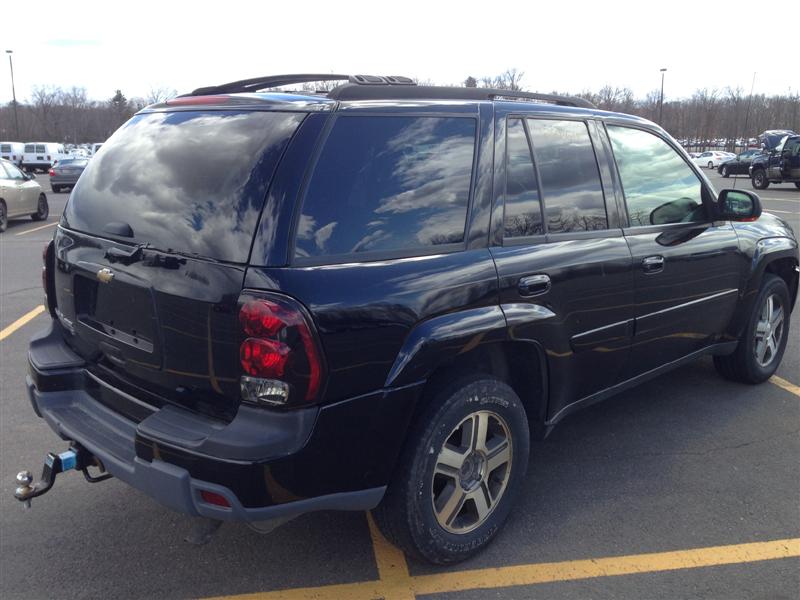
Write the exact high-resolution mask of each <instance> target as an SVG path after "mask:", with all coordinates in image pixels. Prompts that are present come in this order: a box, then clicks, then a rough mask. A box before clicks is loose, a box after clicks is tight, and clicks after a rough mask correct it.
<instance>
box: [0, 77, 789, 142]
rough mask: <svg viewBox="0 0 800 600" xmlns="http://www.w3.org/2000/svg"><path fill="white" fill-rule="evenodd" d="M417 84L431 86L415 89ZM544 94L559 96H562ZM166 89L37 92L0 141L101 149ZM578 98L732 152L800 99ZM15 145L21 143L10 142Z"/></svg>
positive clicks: (498, 80) (496, 81)
mask: <svg viewBox="0 0 800 600" xmlns="http://www.w3.org/2000/svg"><path fill="white" fill-rule="evenodd" d="M418 83H420V84H434V82H432V81H419V82H418ZM338 84H339V82H321V83H319V84H316V85H312V84H305V85H304V86H303V89H305V90H316V91H326V90H329V89H330V88H331V87H334V86H336V85H338ZM458 85H464V86H466V87H487V88H489V87H490V88H497V89H504V90H518V91H542V90H529V88H528V87H527V86H526V84H525V73H524V72H522V71H518V70H517V69H508V70H506V71H505V72H503V73H501V74H499V75H490V76H481V77H475V76H472V75H470V76H468V77H466V78H465V79H464V80H463V81H462V82H460V83H459V84H458ZM549 93H554V94H559V93H561V94H563V92H559V91H550V92H549ZM175 95H177V92H176V91H175V90H172V89H168V88H157V89H151V90H150V92H149V93H148V94H147V95H145V96H144V97H136V98H131V99H128V98H126V96H125V95H124V94H123V93H122V91H121V90H116V93H114V94H113V95H112V96H111V97H110V98H108V99H107V100H92V99H90V98H89V97H88V95H87V93H86V89H85V88H82V87H72V88H70V89H62V88H60V87H54V86H38V87H36V88H34V89H33V93H32V95H31V97H30V99H28V100H27V101H25V102H20V103H18V105H17V111H16V112H17V118H18V121H19V136H17V135H16V124H15V120H14V119H15V117H14V106H13V103H11V102H9V103H8V104H6V105H4V106H0V139H3V140H14V141H23V142H27V141H55V142H64V143H72V144H81V143H90V142H102V141H104V140H105V139H106V138H108V136H110V135H111V134H112V133H113V132H114V131H115V130H116V129H117V128H118V127H119V126H120V125H122V124H123V123H124V122H125V121H126V120H127V119H129V118H130V117H131V115H133V114H134V113H135V112H136V111H138V110H140V109H142V108H143V107H145V106H147V105H149V104H152V103H154V102H161V101H163V100H166V99H168V98H171V97H174V96H175ZM566 95H576V96H579V97H581V98H585V99H587V100H589V101H590V102H592V103H594V104H595V105H596V106H597V107H598V108H600V109H602V110H610V111H616V112H624V113H629V114H634V115H638V116H641V117H644V118H646V119H649V120H651V121H655V122H657V123H659V122H660V124H661V125H662V126H663V127H664V128H665V129H666V130H667V131H669V132H670V133H671V134H672V135H673V136H674V137H676V138H677V139H679V140H686V142H687V145H688V146H691V147H692V149H704V148H705V147H706V146H715V141H716V140H726V141H727V142H726V146H727V147H729V148H730V149H732V148H733V146H734V143H735V140H737V139H741V138H744V139H745V140H747V139H748V138H753V137H755V136H756V135H758V134H759V133H760V132H762V131H764V130H766V129H793V130H795V131H800V95H799V94H798V93H797V92H794V93H786V94H778V95H771V96H768V95H765V94H754V95H749V94H745V93H744V92H743V90H742V89H741V88H725V89H722V90H720V89H708V88H704V89H699V90H696V91H695V92H694V93H693V94H692V95H691V96H689V97H688V98H669V97H667V98H665V99H664V102H663V108H662V107H661V106H660V102H659V101H660V91H659V90H653V91H651V92H650V93H648V94H647V95H646V96H645V97H644V98H637V97H636V95H635V94H634V93H633V91H632V90H631V89H630V88H628V87H616V86H611V85H606V86H604V87H602V88H601V89H600V90H598V91H596V92H595V91H590V90H583V91H581V92H579V93H577V94H576V93H574V92H572V94H570V93H567V94H566ZM17 137H19V138H20V139H18V140H17V139H15V138H17Z"/></svg>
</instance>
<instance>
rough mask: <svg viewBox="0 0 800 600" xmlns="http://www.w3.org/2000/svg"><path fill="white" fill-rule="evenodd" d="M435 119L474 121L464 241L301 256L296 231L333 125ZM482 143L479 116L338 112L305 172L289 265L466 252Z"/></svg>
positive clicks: (291, 235)
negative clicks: (360, 120)
mask: <svg viewBox="0 0 800 600" xmlns="http://www.w3.org/2000/svg"><path fill="white" fill-rule="evenodd" d="M365 116H370V117H373V116H374V117H378V118H379V117H384V116H385V117H432V118H461V119H472V120H473V121H474V122H475V138H474V140H473V155H472V166H471V169H472V171H471V173H470V182H469V193H468V198H467V212H466V215H465V220H464V237H463V239H462V241H461V242H458V243H450V244H440V245H436V246H430V247H425V246H420V247H415V248H399V249H392V250H376V251H367V252H358V253H352V252H351V253H345V254H326V255H323V256H308V257H305V256H299V255H298V254H297V252H296V244H297V230H298V228H299V223H300V217H301V215H302V211H303V205H304V203H305V200H306V194H307V192H308V186H309V183H310V182H311V177H312V176H313V174H314V171H315V170H316V168H317V164H318V163H319V160H320V157H321V156H322V151H323V150H324V148H325V145H326V144H327V142H328V139H329V137H330V135H331V132H332V131H333V128H334V126H335V125H336V123H337V121H338V120H339V119H346V118H348V117H365ZM480 140H481V118H480V116H479V115H478V114H474V115H472V114H457V113H454V114H447V113H438V112H431V113H426V112H402V111H401V112H374V111H362V110H359V111H353V112H343V111H336V112H334V113H333V114H331V115H330V118H329V119H328V122H327V123H326V124H325V126H324V128H323V131H322V133H321V135H320V136H319V139H318V140H317V145H316V147H315V148H314V151H313V153H312V155H311V158H310V160H309V161H308V165H307V166H306V169H305V172H304V173H303V180H302V183H301V184H300V188H299V190H298V193H297V197H296V198H295V199H294V211H293V214H292V222H291V230H290V232H289V245H288V256H287V259H288V260H287V263H288V266H292V267H294V266H296V267H314V266H325V265H336V264H347V263H353V262H371V261H380V260H395V259H414V258H417V257H424V256H432V255H436V254H450V253H453V252H459V251H464V250H466V249H467V244H468V241H469V232H470V226H471V224H472V223H471V217H472V210H473V203H474V201H475V186H476V178H477V174H476V171H477V167H478V153H479V151H480V147H479V141H480Z"/></svg>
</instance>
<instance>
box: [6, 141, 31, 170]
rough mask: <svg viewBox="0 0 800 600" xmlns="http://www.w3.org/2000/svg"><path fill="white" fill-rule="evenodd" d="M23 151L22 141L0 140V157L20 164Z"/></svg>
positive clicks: (17, 164)
mask: <svg viewBox="0 0 800 600" xmlns="http://www.w3.org/2000/svg"><path fill="white" fill-rule="evenodd" d="M24 151H25V144H23V143H22V142H0V159H2V160H7V161H9V162H12V163H14V164H15V165H16V166H18V167H19V166H22V153H23V152H24Z"/></svg>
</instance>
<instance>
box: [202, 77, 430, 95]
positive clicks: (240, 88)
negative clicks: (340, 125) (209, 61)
mask: <svg viewBox="0 0 800 600" xmlns="http://www.w3.org/2000/svg"><path fill="white" fill-rule="evenodd" d="M314 81H349V82H350V83H352V84H354V85H381V86H386V85H417V84H416V83H415V82H414V80H413V79H411V78H410V77H402V76H400V75H388V76H380V75H335V74H332V73H322V74H320V73H316V74H313V73H311V74H309V73H305V74H292V75H268V76H265V77H255V78H253V79H242V80H241V81H232V82H230V83H223V84H222V85H212V86H208V87H201V88H197V89H196V90H194V91H192V93H191V94H187V95H188V96H206V95H208V94H235V93H241V92H256V91H258V90H263V89H265V88H273V87H280V86H283V85H294V84H297V83H312V82H314Z"/></svg>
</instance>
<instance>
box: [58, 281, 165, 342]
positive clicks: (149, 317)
mask: <svg viewBox="0 0 800 600" xmlns="http://www.w3.org/2000/svg"><path fill="white" fill-rule="evenodd" d="M74 289H75V312H76V315H77V318H78V321H79V322H80V323H82V324H83V325H86V326H87V327H90V328H92V329H94V330H95V331H97V332H99V333H101V334H103V335H105V336H107V337H110V338H113V339H114V340H116V341H118V342H122V343H123V344H126V345H127V346H130V347H132V348H136V349H137V350H141V351H143V352H149V353H152V352H153V340H154V339H155V335H154V333H155V325H154V316H153V300H152V297H151V295H150V290H149V289H147V288H142V287H138V286H135V285H129V284H126V283H123V282H121V281H118V280H114V281H111V282H109V283H100V282H99V281H97V280H94V279H90V278H89V277H84V276H82V275H76V276H75V279H74Z"/></svg>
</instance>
